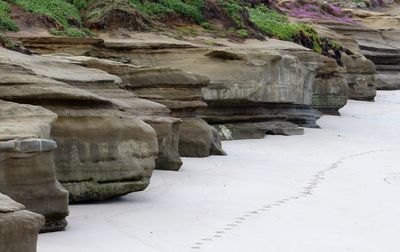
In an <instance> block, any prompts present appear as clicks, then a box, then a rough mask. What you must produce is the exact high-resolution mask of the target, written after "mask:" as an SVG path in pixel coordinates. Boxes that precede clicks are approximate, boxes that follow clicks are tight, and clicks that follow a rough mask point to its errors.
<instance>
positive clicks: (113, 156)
mask: <svg viewBox="0 0 400 252" xmlns="http://www.w3.org/2000/svg"><path fill="white" fill-rule="evenodd" d="M14 54H15V53H11V52H9V51H6V52H4V53H2V54H1V56H0V67H1V68H3V69H7V71H1V72H0V74H3V75H6V76H7V78H1V80H2V81H0V83H1V84H0V90H1V91H0V97H1V98H2V99H7V100H12V101H16V102H24V103H35V104H40V105H42V106H44V107H46V108H48V109H50V110H52V111H53V112H55V113H56V114H57V115H58V120H57V121H56V122H55V124H54V126H53V127H52V129H51V137H52V138H53V139H54V140H55V141H56V142H57V143H58V149H57V151H56V152H55V164H56V171H57V178H58V179H59V180H60V182H61V183H62V184H63V186H64V187H65V188H66V189H67V190H68V191H69V192H70V201H72V202H77V201H87V200H101V199H106V198H110V197H115V196H119V195H124V194H127V193H130V192H134V191H140V190H143V189H145V188H146V187H147V185H148V184H149V180H150V176H151V174H152V170H153V168H154V166H155V159H156V156H157V152H158V148H157V138H156V134H155V132H154V130H153V129H152V128H151V127H150V126H149V125H148V124H146V123H144V122H143V121H142V120H140V119H139V118H137V117H134V116H132V115H131V114H129V113H127V112H123V111H122V110H123V109H124V108H123V107H121V106H122V105H124V104H122V103H118V102H114V100H113V99H107V98H105V97H101V96H99V95H96V94H94V93H92V92H89V91H85V90H83V89H79V88H76V87H73V86H71V85H68V84H66V83H64V82H60V81H56V80H54V79H52V78H48V77H43V75H49V77H53V78H57V79H60V80H64V81H69V82H70V83H73V84H74V85H76V86H84V85H87V86H88V87H91V88H93V89H94V87H97V89H96V90H97V93H99V94H101V93H107V87H108V86H107V85H109V86H110V85H111V84H112V83H114V82H115V81H118V80H119V78H118V77H116V76H112V75H109V74H107V73H105V72H103V71H100V70H95V69H88V71H87V72H85V69H84V68H83V67H80V66H77V65H73V64H68V63H65V62H64V63H63V62H55V61H50V60H48V59H47V58H44V57H40V56H32V57H33V58H30V57H29V56H26V55H19V54H17V55H14ZM46 67H47V71H45V69H46ZM58 73H60V74H58ZM16 90H18V92H16Z"/></svg>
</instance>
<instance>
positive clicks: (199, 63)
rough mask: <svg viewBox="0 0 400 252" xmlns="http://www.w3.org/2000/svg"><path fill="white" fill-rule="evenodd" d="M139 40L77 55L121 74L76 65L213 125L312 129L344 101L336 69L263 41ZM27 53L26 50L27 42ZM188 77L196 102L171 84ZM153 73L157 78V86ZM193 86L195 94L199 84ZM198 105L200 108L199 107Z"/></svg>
mask: <svg viewBox="0 0 400 252" xmlns="http://www.w3.org/2000/svg"><path fill="white" fill-rule="evenodd" d="M136 36H138V37H139V38H138V39H135V38H134V37H136ZM141 36H142V35H141V34H135V36H131V37H130V38H129V39H123V38H118V36H116V37H115V38H114V37H113V38H111V37H107V36H106V37H105V42H104V44H103V45H101V46H100V45H98V46H95V47H92V46H90V47H89V46H88V47H87V51H86V52H85V53H84V54H85V55H91V56H95V57H100V58H107V59H112V60H117V61H120V62H124V63H127V62H129V64H128V65H129V66H128V65H127V64H124V65H117V64H115V63H114V65H115V66H110V65H109V64H108V63H107V64H104V62H100V61H103V60H90V61H91V62H90V63H88V60H81V59H80V60H78V61H80V62H81V63H80V64H86V66H89V65H91V67H94V68H98V69H103V70H106V71H107V72H109V73H113V74H115V75H118V76H119V77H121V79H122V83H123V84H122V85H123V86H125V87H126V88H127V89H129V90H131V91H132V92H134V93H137V94H138V95H139V96H140V97H142V98H146V99H151V100H153V101H157V102H159V103H162V104H164V105H166V106H167V107H168V108H169V109H170V110H171V111H172V114H173V115H174V116H177V117H185V116H182V115H188V114H191V115H192V116H195V115H199V116H201V117H202V118H203V119H205V120H206V121H207V122H208V123H210V124H215V125H221V124H226V123H230V124H232V123H233V124H235V123H253V122H267V121H277V120H279V121H287V122H291V123H296V124H298V125H300V126H305V127H318V126H317V124H316V121H317V120H318V118H319V117H320V116H321V113H320V112H319V111H317V110H316V109H315V108H318V109H320V110H324V112H327V111H329V112H330V113H336V114H337V110H338V109H339V108H341V107H342V106H344V104H345V103H346V101H347V90H346V82H345V81H344V76H343V74H342V73H341V71H340V70H338V67H337V65H336V63H335V62H334V61H333V60H331V61H332V62H330V61H329V60H323V59H322V57H321V56H318V55H317V54H315V53H313V52H311V51H309V50H307V49H305V48H303V47H301V46H298V45H296V44H293V43H289V42H284V41H276V40H273V39H270V40H268V41H266V42H261V41H252V40H250V41H246V43H245V44H243V45H241V44H232V43H229V42H227V41H223V40H218V41H216V42H217V43H218V44H219V45H218V46H211V47H208V46H204V45H202V46H200V45H196V44H193V43H188V42H183V41H176V40H172V39H162V40H161V39H160V38H158V37H156V38H153V37H152V38H150V39H147V40H144V39H141V38H140V37H141ZM36 44H37V45H39V44H40V48H46V50H45V51H46V52H54V51H56V49H55V46H54V45H53V44H52V45H51V46H50V47H47V46H46V45H45V44H46V43H44V42H43V41H42V42H40V43H36ZM30 47H34V45H32V41H30ZM68 52H70V53H73V54H75V55H82V53H79V52H78V53H74V52H72V51H70V50H69V51H68ZM299 55H303V56H302V57H300V56H299ZM86 58H87V57H86ZM83 61H85V63H82V62H83ZM96 61H97V62H96ZM132 65H133V66H132ZM121 66H122V67H121ZM189 72H190V73H191V74H190V75H191V77H190V78H186V80H187V79H191V81H193V76H195V75H196V76H206V77H207V78H208V79H209V84H208V85H207V86H205V87H203V88H202V90H201V99H198V97H199V93H198V92H197V91H196V92H195V89H192V88H193V85H191V84H190V85H188V83H187V82H185V81H183V82H182V83H178V82H177V80H179V81H181V80H182V79H185V78H183V77H182V76H184V75H183V74H182V73H185V74H186V73H189ZM160 73H163V74H161V76H165V78H160V77H159V76H160ZM193 74H194V75H193ZM327 76H328V78H326V77H327ZM186 77H187V76H186ZM144 80H146V82H147V83H149V84H145V83H146V82H145V81H144ZM171 80H173V81H174V82H171ZM193 83H196V82H193ZM194 86H197V87H196V88H198V86H199V83H196V85H194ZM174 89H175V91H176V92H175V93H174V92H173V90H174ZM188 97H190V98H189V99H188ZM195 97H196V99H194V98H195ZM190 99H191V100H190ZM201 100H203V101H204V102H206V103H207V104H208V107H202V105H201V102H202V101H201ZM203 104H204V103H203ZM178 112H179V113H178ZM257 128H258V127H254V129H255V130H256V131H257Z"/></svg>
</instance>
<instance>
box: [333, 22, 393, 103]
mask: <svg viewBox="0 0 400 252" xmlns="http://www.w3.org/2000/svg"><path fill="white" fill-rule="evenodd" d="M328 27H329V28H330V29H332V30H335V31H336V32H338V33H340V34H343V35H345V36H349V37H352V38H354V39H355V40H356V41H357V43H358V45H359V49H360V53H361V54H362V55H364V56H365V57H366V58H367V59H369V60H371V61H372V62H373V63H374V64H375V65H376V72H377V74H376V81H375V85H376V88H377V89H398V88H400V83H399V81H398V79H399V73H400V68H399V65H400V44H399V43H398V42H397V41H398V39H399V38H400V36H399V34H400V33H399V32H398V31H399V30H396V29H395V30H393V29H391V28H390V29H388V30H385V29H383V30H377V29H373V28H371V27H367V26H365V25H354V24H353V25H338V24H329V25H328ZM397 29H398V28H397ZM363 62H364V63H365V60H363V61H361V62H360V65H363ZM371 68H372V67H371V66H370V64H369V63H368V64H367V65H366V69H365V70H368V71H369V74H371V71H372V69H371ZM367 75H368V73H367ZM366 78H367V79H368V77H366ZM366 81H367V82H371V81H368V80H366ZM369 93H371V92H370V91H369ZM358 97H359V96H358Z"/></svg>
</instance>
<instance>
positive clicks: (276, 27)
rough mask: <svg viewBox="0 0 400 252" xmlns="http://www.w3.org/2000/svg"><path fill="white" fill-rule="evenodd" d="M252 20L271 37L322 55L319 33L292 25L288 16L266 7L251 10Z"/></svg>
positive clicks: (303, 25) (306, 26)
mask: <svg viewBox="0 0 400 252" xmlns="http://www.w3.org/2000/svg"><path fill="white" fill-rule="evenodd" d="M249 13H250V20H251V21H252V22H253V23H254V24H255V25H257V27H259V28H260V29H261V30H263V31H264V32H265V33H267V34H268V35H269V36H271V37H275V38H277V39H280V40H286V41H292V42H295V43H299V44H302V45H303V46H306V47H308V48H310V49H313V50H314V51H315V52H317V53H321V51H322V48H321V45H320V44H321V41H320V38H319V36H318V34H317V32H316V31H315V30H314V29H312V27H311V26H309V25H306V24H298V23H290V22H289V20H288V18H287V16H284V15H282V14H279V13H277V12H275V11H273V10H270V9H268V8H267V7H265V6H262V5H261V6H258V7H257V8H249Z"/></svg>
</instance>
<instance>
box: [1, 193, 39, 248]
mask: <svg viewBox="0 0 400 252" xmlns="http://www.w3.org/2000/svg"><path fill="white" fill-rule="evenodd" d="M24 209H25V207H24V206H23V205H22V204H19V203H17V202H15V201H13V200H12V199H11V198H9V197H8V196H6V195H4V194H1V193H0V251H2V252H22V251H23V252H36V243H37V238H38V233H39V230H40V229H41V228H42V227H43V226H44V223H45V221H44V217H43V216H42V215H40V214H36V213H32V212H29V211H26V210H24Z"/></svg>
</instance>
